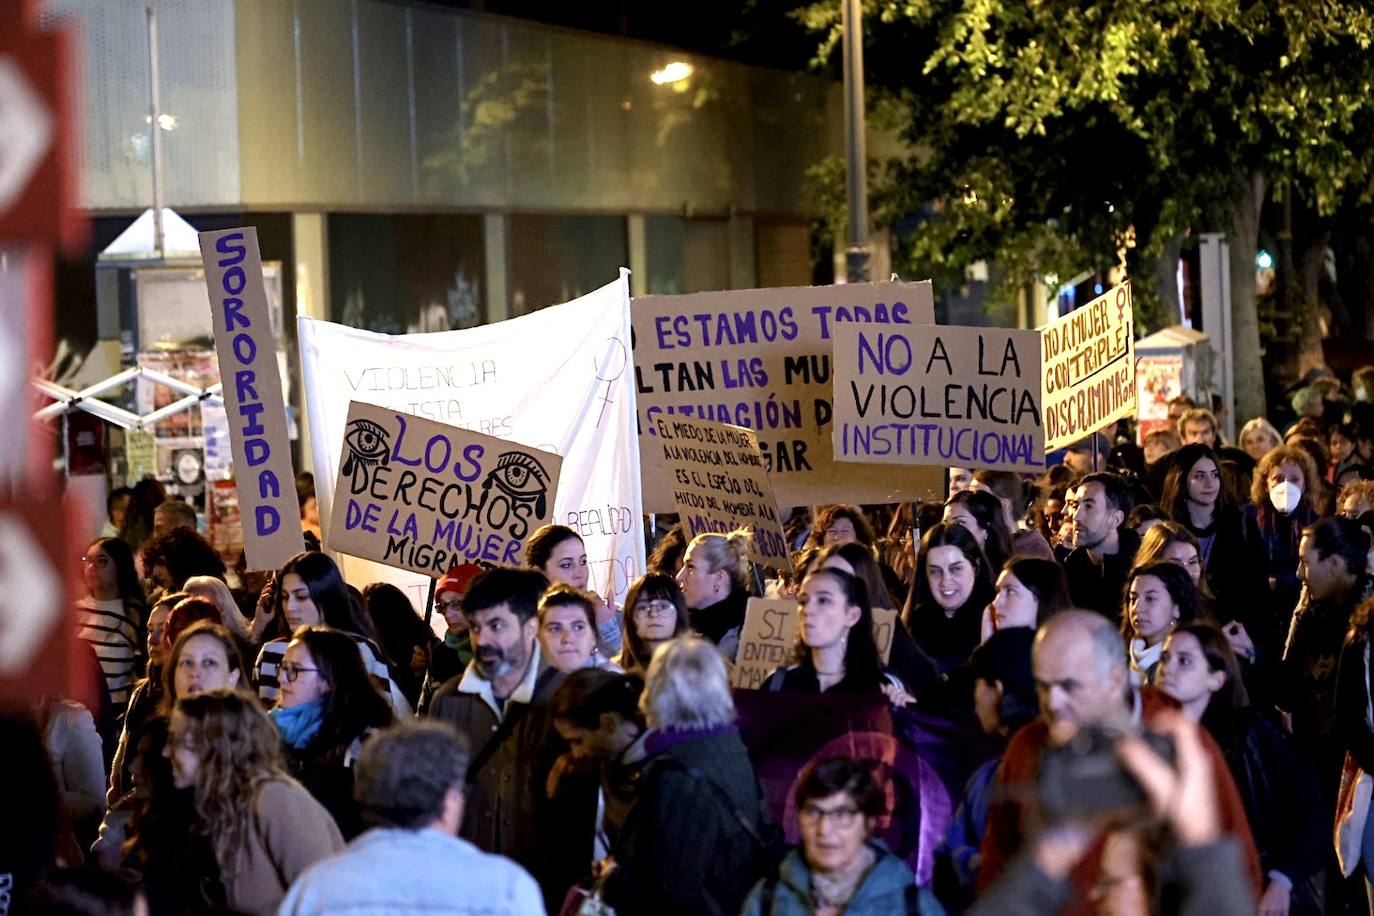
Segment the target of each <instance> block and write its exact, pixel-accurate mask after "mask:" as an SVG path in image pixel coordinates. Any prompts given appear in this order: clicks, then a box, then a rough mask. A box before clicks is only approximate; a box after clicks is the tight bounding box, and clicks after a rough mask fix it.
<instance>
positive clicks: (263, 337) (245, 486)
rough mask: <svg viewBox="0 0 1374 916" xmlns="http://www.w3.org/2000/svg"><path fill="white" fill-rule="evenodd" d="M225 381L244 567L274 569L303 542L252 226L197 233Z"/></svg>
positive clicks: (274, 346) (273, 342) (283, 406)
mask: <svg viewBox="0 0 1374 916" xmlns="http://www.w3.org/2000/svg"><path fill="white" fill-rule="evenodd" d="M200 256H201V260H202V262H203V263H204V265H205V285H206V287H207V289H208V290H209V293H210V312H211V314H212V317H213V321H214V327H215V353H216V354H217V355H218V356H219V373H220V380H221V382H223V385H224V412H225V414H226V415H227V416H228V418H229V441H230V444H231V446H232V450H233V455H234V479H235V483H236V485H237V487H238V492H239V512H240V513H241V514H242V516H243V546H244V551H245V553H246V554H247V559H248V568H249V569H277V568H279V567H280V566H281V565H282V564H283V563H285V562H286V561H287V560H289V559H291V558H292V557H293V556H295V555H296V554H298V553H300V552H301V551H302V550H304V549H305V541H304V538H303V536H302V534H301V516H300V503H299V501H298V499H297V496H296V474H295V471H294V470H293V469H292V467H291V439H290V437H289V436H288V435H287V427H286V403H285V401H283V400H282V393H281V374H280V370H279V369H278V366H277V340H276V335H275V334H273V333H272V316H271V313H270V312H269V311H268V306H267V287H266V286H265V285H264V284H263V281H262V257H261V255H260V254H259V253H258V231H257V229H254V228H253V227H252V226H248V227H245V228H242V229H222V230H219V231H217V232H202V233H200Z"/></svg>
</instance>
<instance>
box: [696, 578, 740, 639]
mask: <svg viewBox="0 0 1374 916" xmlns="http://www.w3.org/2000/svg"><path fill="white" fill-rule="evenodd" d="M748 606H749V593H748V592H746V591H745V590H744V589H742V588H737V589H735V590H733V591H732V592H730V594H728V595H726V596H725V597H724V598H722V599H721V600H719V601H717V602H716V603H715V604H712V605H708V606H707V607H703V608H697V609H696V610H694V611H692V612H691V614H690V617H691V621H692V629H693V630H696V631H697V632H698V633H700V634H701V635H702V636H704V637H705V638H707V639H709V640H711V642H713V643H715V644H716V645H720V641H721V640H722V639H723V638H725V635H726V634H727V633H729V632H730V631H731V630H738V629H740V628H741V627H743V626H744V612H745V610H746V609H747V608H748Z"/></svg>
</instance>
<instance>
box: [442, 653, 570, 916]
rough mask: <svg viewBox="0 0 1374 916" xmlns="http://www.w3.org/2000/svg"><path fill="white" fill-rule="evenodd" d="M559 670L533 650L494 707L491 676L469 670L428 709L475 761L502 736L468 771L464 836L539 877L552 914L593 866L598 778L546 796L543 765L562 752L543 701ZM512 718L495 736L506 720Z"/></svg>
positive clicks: (558, 679) (566, 782) (550, 692)
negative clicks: (512, 687) (522, 675)
mask: <svg viewBox="0 0 1374 916" xmlns="http://www.w3.org/2000/svg"><path fill="white" fill-rule="evenodd" d="M562 679H563V675H562V673H560V672H559V671H557V670H555V669H553V668H547V667H543V666H542V665H541V664H540V657H539V653H538V649H537V648H536V649H535V650H534V654H533V657H532V658H531V659H530V672H529V675H528V676H527V677H526V680H525V682H524V683H523V684H521V685H520V687H519V688H517V689H516V691H515V692H514V693H513V694H512V695H511V696H510V697H509V698H507V699H506V702H505V703H504V704H503V706H502V707H501V710H500V711H499V712H498V709H497V705H496V704H495V702H494V700H493V698H492V697H491V690H490V682H487V681H486V680H485V679H484V678H482V677H481V676H480V674H478V672H477V667H476V664H475V663H474V664H471V665H469V666H468V670H467V672H465V673H464V674H463V675H462V676H461V677H458V678H454V679H452V680H451V681H449V682H448V683H446V684H444V685H443V686H442V687H440V688H439V690H438V692H437V693H436V694H435V695H434V699H433V701H432V702H431V704H430V708H429V715H430V717H432V718H435V719H440V720H442V721H445V722H448V723H450V724H451V725H453V726H454V727H455V728H456V729H457V730H458V732H459V734H461V735H462V736H463V737H464V739H465V740H466V741H467V742H468V747H469V750H470V753H471V754H472V759H473V761H474V762H476V761H477V758H478V757H479V755H481V754H482V753H483V749H484V748H485V747H486V746H487V743H488V742H489V741H491V740H493V739H494V738H496V737H501V742H500V744H499V745H497V746H496V747H495V748H494V750H493V752H492V753H491V754H490V756H489V757H488V759H487V761H486V763H485V764H483V765H482V767H481V769H480V770H476V771H472V770H470V771H469V773H468V781H469V782H468V793H467V801H466V807H465V809H464V812H463V828H462V832H461V836H462V837H463V839H465V840H467V841H468V842H470V843H472V844H473V845H475V846H476V847H477V848H478V849H480V850H482V851H483V852H490V853H495V854H497V855H503V856H506V857H507V858H510V859H514V860H515V861H516V863H518V864H519V865H522V866H523V867H524V868H525V869H526V870H527V871H529V873H530V874H532V875H533V876H534V879H535V880H536V881H538V882H539V886H540V889H541V890H542V891H543V893H544V899H545V906H546V907H547V908H548V909H549V910H550V911H551V912H557V911H558V908H559V906H560V905H561V903H562V900H563V896H564V894H565V893H566V892H567V890H568V888H569V887H571V886H572V885H573V884H574V883H576V882H577V881H578V880H580V879H581V878H583V877H584V876H585V875H587V874H588V873H589V872H590V870H591V862H592V837H593V832H594V830H595V823H596V783H595V781H594V780H593V779H590V778H588V779H583V780H577V779H567V780H564V781H563V782H562V783H561V784H560V787H561V790H560V792H559V793H558V796H557V797H556V798H553V799H551V798H549V795H548V792H547V786H546V784H547V781H548V775H549V770H550V769H551V768H552V767H553V764H554V761H555V760H557V759H558V757H559V755H560V754H562V753H563V752H564V751H565V750H567V746H566V744H565V742H564V741H563V740H562V739H561V738H560V737H559V736H558V733H557V732H556V731H555V730H554V727H553V719H552V717H551V716H550V715H549V710H548V704H549V700H550V698H551V697H552V696H553V694H554V691H555V690H556V689H557V688H558V685H559V684H561V683H562ZM510 717H518V718H515V719H514V721H513V722H512V724H511V725H510V726H508V733H507V734H505V735H504V736H500V735H499V734H498V733H499V731H500V729H501V728H502V725H503V722H504V720H506V719H508V718H510Z"/></svg>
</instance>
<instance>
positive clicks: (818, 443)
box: [630, 282, 944, 512]
mask: <svg viewBox="0 0 1374 916" xmlns="http://www.w3.org/2000/svg"><path fill="white" fill-rule="evenodd" d="M630 318H631V323H632V325H633V327H634V363H635V383H636V395H637V402H638V412H639V434H640V435H639V439H640V454H641V458H640V464H641V467H642V469H643V475H644V476H643V481H644V511H646V512H672V511H674V507H675V503H674V500H673V491H672V487H671V485H670V484H671V481H672V479H673V478H672V475H671V474H670V473H668V472H667V471H666V470H665V469H664V467H663V457H662V454H661V450H660V449H657V448H655V441H654V440H655V438H656V436H657V428H656V425H655V420H656V418H657V417H659V416H663V415H671V416H688V417H692V418H694V419H699V420H713V421H715V422H717V423H729V424H733V425H735V426H745V427H748V428H750V429H752V430H754V431H755V432H756V433H757V435H758V439H759V447H760V450H761V451H762V453H763V456H764V465H765V467H767V468H768V471H769V473H770V474H771V476H772V480H773V492H774V495H775V496H776V497H777V500H778V504H779V505H780V506H782V507H784V508H787V507H791V506H801V505H817V504H822V503H833V502H844V503H886V502H899V501H902V500H912V499H922V498H926V497H930V496H938V495H939V494H940V493H942V492H943V487H944V481H943V479H942V478H941V477H940V475H938V474H935V473H934V472H931V471H927V470H924V469H919V468H908V469H904V470H902V471H900V472H894V471H893V469H892V468H878V467H860V466H854V465H845V466H843V467H836V465H835V459H834V457H833V456H832V454H831V444H830V443H831V437H830V425H831V415H832V412H833V411H832V406H831V402H830V396H831V386H830V378H831V357H830V336H831V334H832V333H833V331H834V330H835V329H836V328H839V327H847V326H849V325H852V324H856V323H857V324H859V325H862V326H869V327H889V326H896V327H906V326H910V325H927V324H934V322H935V307H934V298H933V296H932V294H931V288H930V283H929V282H922V283H847V284H841V285H837V286H818V287H786V288H779V289H751V290H737V291H732V292H718V293H692V294H689V295H685V296H646V297H641V298H637V299H635V300H634V303H633V307H632V309H631V313H630Z"/></svg>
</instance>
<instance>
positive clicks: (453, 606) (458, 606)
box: [434, 598, 463, 613]
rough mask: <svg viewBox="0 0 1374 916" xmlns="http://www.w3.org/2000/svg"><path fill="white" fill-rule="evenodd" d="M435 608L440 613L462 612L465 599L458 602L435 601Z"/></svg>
mask: <svg viewBox="0 0 1374 916" xmlns="http://www.w3.org/2000/svg"><path fill="white" fill-rule="evenodd" d="M434 606H435V607H437V608H438V609H439V612H440V613H443V612H444V611H461V610H462V609H463V599H462V598H459V599H457V600H456V601H435V602H434Z"/></svg>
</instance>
